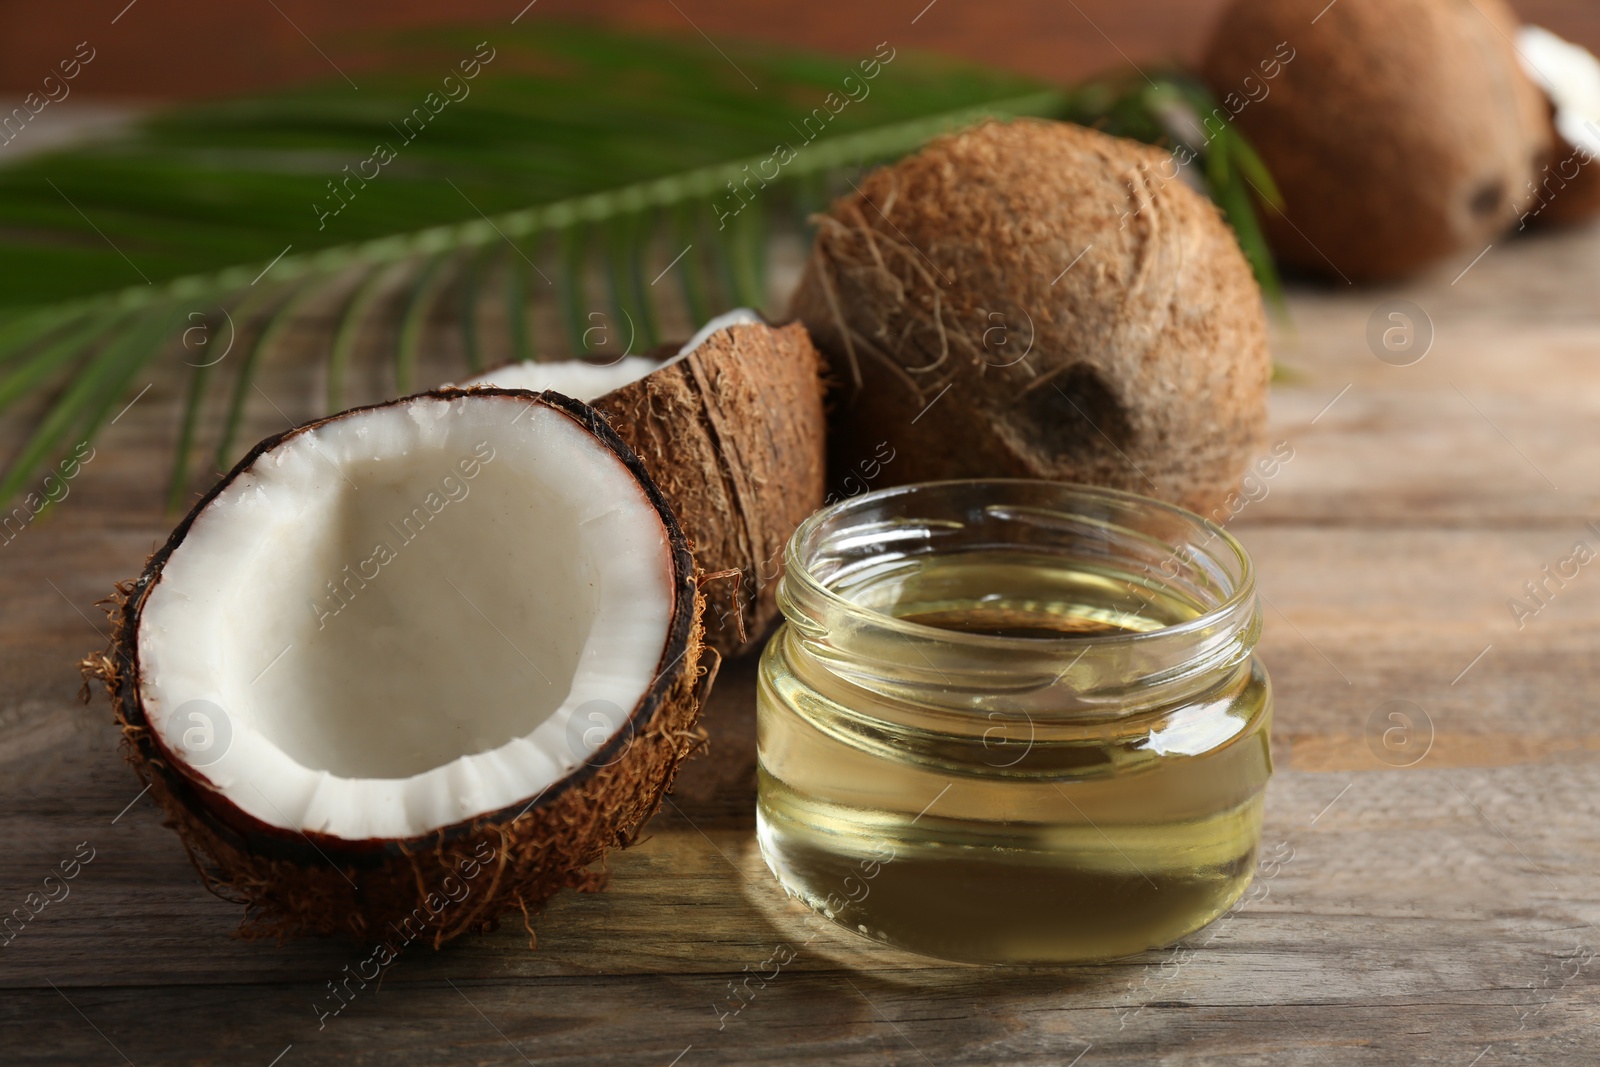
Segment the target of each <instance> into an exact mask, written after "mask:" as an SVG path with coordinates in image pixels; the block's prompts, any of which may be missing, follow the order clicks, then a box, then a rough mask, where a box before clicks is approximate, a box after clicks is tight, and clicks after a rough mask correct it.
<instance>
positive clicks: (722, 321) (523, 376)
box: [444, 308, 762, 403]
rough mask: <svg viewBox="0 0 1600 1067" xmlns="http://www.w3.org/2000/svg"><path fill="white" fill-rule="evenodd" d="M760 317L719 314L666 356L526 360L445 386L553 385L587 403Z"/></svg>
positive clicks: (743, 312)
mask: <svg viewBox="0 0 1600 1067" xmlns="http://www.w3.org/2000/svg"><path fill="white" fill-rule="evenodd" d="M761 321H762V319H761V316H760V315H758V314H756V313H755V312H754V311H752V310H750V309H749V308H736V309H735V310H733V311H730V312H727V313H726V314H723V315H718V316H717V317H716V318H714V319H712V320H711V321H710V322H708V323H706V324H705V325H704V326H702V327H700V329H699V330H698V331H697V332H696V333H695V335H694V336H693V337H691V338H689V340H688V341H687V342H685V343H684V345H683V347H682V348H680V349H678V352H677V354H676V355H674V356H672V357H671V358H669V359H665V360H659V359H650V358H649V357H647V356H624V357H622V359H620V360H617V361H616V362H615V363H606V364H598V363H584V362H583V361H582V360H576V359H567V360H556V361H554V362H539V361H538V360H525V361H524V362H521V363H507V364H506V365H505V366H503V367H496V368H495V369H494V370H491V371H487V372H485V373H483V374H480V375H478V376H477V377H475V378H469V379H468V380H467V381H465V382H462V383H461V384H460V385H459V386H449V385H447V386H445V387H444V388H447V389H448V388H460V389H471V388H474V387H477V386H493V387H494V388H497V389H528V390H531V391H533V392H540V391H542V390H545V389H554V390H555V391H556V392H558V393H562V394H564V395H566V396H570V397H572V398H574V399H576V400H582V401H584V402H586V403H587V402H589V401H593V400H598V399H599V398H600V397H602V396H605V395H606V394H607V393H609V392H612V391H613V390H616V389H621V388H622V387H623V386H625V385H631V384H632V383H634V382H636V381H638V380H639V379H640V378H643V377H644V376H645V375H647V374H650V373H651V372H653V371H658V370H661V369H662V368H663V367H670V366H672V365H673V364H674V363H676V362H678V361H679V360H681V359H683V358H684V357H686V356H688V355H689V353H691V352H693V351H694V350H695V349H697V348H699V347H700V346H701V345H703V344H705V343H706V341H707V340H708V339H709V338H710V337H711V336H712V335H713V334H717V333H721V332H722V331H723V330H726V329H728V328H729V327H732V326H748V325H753V324H757V323H760V322H761Z"/></svg>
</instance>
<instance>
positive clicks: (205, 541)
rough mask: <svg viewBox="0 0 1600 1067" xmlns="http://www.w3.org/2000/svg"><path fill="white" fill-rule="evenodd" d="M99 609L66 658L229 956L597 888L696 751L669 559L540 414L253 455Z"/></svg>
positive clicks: (685, 611)
mask: <svg viewBox="0 0 1600 1067" xmlns="http://www.w3.org/2000/svg"><path fill="white" fill-rule="evenodd" d="M121 593H122V597H121V603H120V606H119V607H118V609H117V610H116V611H115V612H114V620H115V622H116V634H115V636H114V638H113V644H112V647H111V649H110V650H109V652H108V653H107V654H106V656H104V657H102V658H99V659H97V660H96V661H94V662H93V663H92V664H91V667H92V669H93V671H94V673H96V674H98V675H100V676H101V677H102V678H103V679H104V680H105V682H106V684H107V686H108V688H109V689H110V692H111V695H112V699H113V703H114V705H115V708H116V711H117V715H118V717H119V719H120V721H121V723H122V725H123V731H124V735H125V739H126V741H127V753H128V756H129V759H130V761H131V762H132V763H133V764H134V766H135V767H136V768H137V770H138V771H139V773H140V775H141V777H143V778H144V779H145V780H146V781H148V782H149V784H150V786H151V789H152V793H153V795H154V796H155V797H156V799H157V800H158V801H160V803H161V804H162V806H163V807H164V808H165V809H166V812H167V814H168V816H169V818H170V821H171V822H172V824H173V825H175V827H176V828H177V830H178V831H179V833H180V834H181V835H182V837H183V839H184V842H185V845H186V846H187V847H188V849H189V850H190V855H191V857H192V858H193V859H195V860H196V864H197V866H198V867H199V868H200V869H201V871H202V873H203V874H204V876H205V877H206V879H207V883H208V885H209V886H210V887H211V888H213V889H214V890H216V891H218V892H219V893H221V894H223V895H226V896H230V897H232V898H234V899H236V900H238V901H240V902H242V903H243V904H244V905H245V906H246V914H245V920H244V924H243V926H242V928H241V932H242V933H243V934H244V935H246V936H269V937H270V936H277V937H283V936H287V935H290V934H300V933H320V934H329V933H339V932H343V933H349V934H353V935H357V936H360V937H362V938H371V939H382V940H384V941H385V942H386V943H387V942H389V941H393V940H399V939H403V940H406V941H409V940H412V939H416V938H425V939H427V940H430V941H432V942H433V943H434V944H435V945H437V944H439V943H442V942H443V941H444V940H447V939H448V938H450V937H454V936H456V935H457V934H460V933H463V932H465V931H468V930H479V929H486V928H489V927H492V926H493V925H494V924H495V922H496V920H497V919H498V918H499V917H501V916H502V915H504V914H505V913H507V912H510V911H521V912H522V913H523V914H524V916H526V914H527V913H528V912H529V911H530V910H533V909H537V908H538V907H539V906H540V905H541V904H542V903H543V902H544V901H545V900H546V899H548V898H549V897H550V896H551V895H552V894H553V893H554V892H556V891H557V890H558V889H560V888H562V887H564V886H576V887H581V888H589V887H594V886H597V885H598V883H599V880H600V876H601V872H598V871H596V870H594V869H592V865H594V864H596V862H597V861H599V860H600V859H601V858H602V856H603V855H604V853H605V852H606V850H607V849H609V848H611V847H613V846H616V845H620V844H626V843H628V842H629V841H630V840H631V839H632V836H633V835H634V833H635V832H636V831H637V829H638V827H639V826H640V825H641V824H642V823H643V821H644V820H645V819H647V818H648V817H649V816H650V815H651V814H652V813H653V812H654V811H655V810H656V808H657V807H658V805H659V804H660V803H661V798H662V794H663V793H664V791H665V790H666V789H667V788H668V787H669V786H670V784H671V782H672V779H673V776H674V773H675V771H676V768H677V766H678V763H679V761H681V760H682V759H683V758H684V757H685V756H687V755H688V754H689V753H690V752H691V751H692V750H693V749H694V748H695V747H696V745H697V744H698V741H699V735H698V734H697V733H696V729H695V718H696V711H697V703H698V698H699V695H700V693H699V690H700V689H702V688H703V687H704V685H705V684H706V683H707V682H708V679H707V678H705V677H703V672H702V670H701V664H700V658H701V647H700V632H699V601H698V595H697V592H696V588H695V584H694V577H693V567H692V563H691V560H690V556H689V551H688V545H687V542H686V541H685V539H684V536H683V533H682V531H681V530H680V529H679V527H678V523H677V521H676V519H674V518H673V515H672V512H671V511H670V509H669V508H668V506H667V504H666V501H665V500H664V498H663V497H662V495H661V492H660V491H659V490H658V489H657V488H656V486H655V484H654V483H653V482H652V481H651V480H650V478H649V476H648V475H647V474H646V473H645V471H644V469H643V467H642V466H641V464H640V462H639V460H638V458H637V457H636V456H635V455H634V454H633V452H632V451H630V450H629V449H628V447H627V446H626V445H625V444H624V443H623V442H622V441H621V440H620V439H618V438H617V436H616V435H615V434H614V433H613V432H612V431H611V429H610V428H609V426H607V424H606V422H605V420H604V419H603V418H602V417H601V416H600V415H599V414H598V413H597V412H596V411H594V409H592V408H590V407H588V406H586V405H584V404H582V403H579V402H577V401H573V400H569V399H567V398H565V397H561V396H557V395H555V394H549V395H544V396H538V395H533V394H529V393H521V392H508V391H504V390H484V391H479V392H475V393H472V394H461V393H452V394H423V395H420V396H415V397H409V398H406V399H404V400H397V401H394V402H391V403H388V404H383V405H378V406H375V407H368V408H358V409H356V410H354V411H349V412H345V413H344V414H341V415H336V416H333V417H331V418H327V419H323V420H320V421H318V422H313V423H310V424H308V425H305V426H302V427H299V428H298V429H295V430H291V431H289V432H288V433H285V434H283V435H281V436H278V437H274V438H270V439H268V440H266V441H264V442H262V443H261V444H260V445H258V446H257V447H256V448H255V450H254V451H252V452H251V454H250V455H249V456H247V457H246V458H245V459H244V460H243V461H242V462H241V463H240V464H239V466H237V467H236V468H235V469H234V470H233V472H232V473H231V474H229V475H228V476H227V477H226V478H225V479H223V481H222V482H221V484H219V485H218V486H217V487H216V488H215V489H213V490H212V491H211V492H210V493H209V494H207V495H206V497H205V498H204V499H202V500H201V501H200V503H199V504H198V505H197V506H196V507H195V509H194V510H193V511H192V512H191V513H190V515H189V516H188V518H186V519H185V520H184V522H183V523H182V525H180V526H179V527H178V529H177V530H176V531H175V532H174V533H173V534H172V537H171V538H170V540H168V542H167V544H166V545H165V546H164V547H163V548H162V549H161V550H160V551H158V552H157V553H156V554H155V555H154V556H153V557H152V558H151V560H150V562H149V564H148V565H147V566H146V568H145V571H144V573H143V574H142V575H141V576H140V578H139V579H138V580H137V581H136V582H134V583H133V584H132V585H131V586H127V587H124V588H123V589H122V590H121Z"/></svg>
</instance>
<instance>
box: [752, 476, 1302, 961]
mask: <svg viewBox="0 0 1600 1067" xmlns="http://www.w3.org/2000/svg"><path fill="white" fill-rule="evenodd" d="M785 567H786V570H785V574H784V577H783V580H782V582H781V584H780V586H779V590H778V600H779V603H780V605H781V607H782V609H783V614H784V616H785V619H786V622H785V624H784V626H783V627H782V628H781V629H780V630H779V631H778V632H777V633H776V634H775V635H774V636H773V638H772V640H771V642H770V643H769V644H768V645H767V647H766V650H765V652H764V653H763V656H762V660H761V672H760V685H759V695H758V703H757V729H758V742H757V743H758V752H759V775H760V782H759V792H758V801H757V834H758V838H759V842H760V846H761V852H762V855H763V856H764V857H765V859H766V861H767V865H768V866H769V867H770V868H771V869H772V871H773V873H774V874H775V875H777V877H778V879H779V881H780V882H782V883H783V885H784V887H785V889H786V890H788V892H789V893H790V894H792V895H793V896H795V897H797V898H799V899H800V900H801V901H803V902H805V903H806V904H807V905H809V906H810V907H812V908H813V909H815V910H817V911H818V912H820V913H821V914H823V915H825V916H827V917H828V918H830V919H832V920H834V921H835V922H837V923H839V924H841V925H843V926H845V927H848V928H850V929H852V930H856V931H858V932H859V933H861V934H864V935H865V936H867V937H870V938H873V939H875V940H878V941H883V942H887V943H889V944H892V945H897V946H899V947H902V948H906V949H910V950H912V951H915V952H921V953H925V954H928V955H932V956H939V957H944V958H947V959H955V960H966V961H973V962H984V963H1061V962H1074V961H1085V960H1098V959H1111V958H1115V957H1119V956H1125V955H1128V954H1130V953H1134V952H1139V951H1141V950H1144V949H1148V948H1154V947H1157V946H1161V945H1167V944H1171V943H1172V942H1174V941H1176V940H1178V939H1179V938H1182V937H1184V936H1185V935H1187V934H1189V933H1192V932H1193V931H1195V930H1197V929H1199V928H1200V927H1202V926H1204V925H1205V924H1206V923H1208V922H1210V921H1211V920H1213V919H1215V918H1216V917H1217V916H1219V915H1221V914H1222V913H1223V912H1224V911H1226V910H1227V909H1228V907H1229V906H1230V905H1231V904H1232V903H1233V902H1234V901H1235V900H1236V899H1237V898H1238V897H1239V895H1240V894H1241V893H1243V892H1244V890H1245V887H1246V886H1247V885H1248V884H1249V882H1250V878H1251V875H1252V873H1253V871H1254V869H1255V862H1256V849H1257V847H1258V845H1259V843H1260V837H1261V815H1262V797H1263V792H1264V790H1265V787H1266V783H1267V778H1268V776H1269V775H1270V773H1271V761H1270V755H1269V751H1268V731H1269V728H1270V723H1271V706H1272V702H1271V696H1270V688H1269V684H1268V681H1267V675H1266V672H1265V670H1263V669H1262V667H1261V665H1260V663H1259V662H1257V660H1256V658H1255V655H1254V649H1255V645H1256V640H1257V638H1258V636H1259V635H1260V631H1261V614H1260V609H1259V606H1258V604H1257V599H1256V595H1255V579H1254V573H1253V570H1252V566H1251V563H1250V559H1249V556H1248V555H1246V553H1245V551H1244V549H1243V548H1242V547H1241V546H1240V544H1239V543H1238V542H1237V541H1236V540H1235V539H1234V538H1233V537H1232V536H1230V535H1229V534H1228V533H1227V532H1226V531H1224V530H1223V529H1221V528H1220V527H1218V526H1216V525H1214V524H1212V523H1210V522H1207V521H1206V520H1204V519H1202V518H1200V517H1199V516H1197V515H1193V514H1191V513H1189V512H1187V511H1183V510H1182V509H1179V508H1175V507H1172V506H1170V505H1167V504H1162V503H1159V502H1157V501H1154V500H1147V499H1145V498H1142V497H1138V496H1134V495H1132V494H1128V493H1120V492H1114V491H1110V490H1104V489H1093V488H1087V487H1084V486H1076V485H1064V484H1058V483H1051V482H1037V481H983V482H942V483H935V484H929V485H914V486H906V487H902V488H896V489H889V490H883V491H880V492H875V493H869V494H866V495H863V496H859V497H856V498H854V499H851V500H847V501H845V502H843V503H841V504H838V505H835V506H834V507H831V508H827V509H825V510H823V511H820V512H818V513H817V514H816V515H814V516H812V518H810V519H809V520H807V521H806V522H805V524H803V525H802V526H801V527H800V528H799V530H797V531H796V532H795V535H794V537H793V539H792V540H791V541H790V543H789V546H788V551H787V555H786V558H785Z"/></svg>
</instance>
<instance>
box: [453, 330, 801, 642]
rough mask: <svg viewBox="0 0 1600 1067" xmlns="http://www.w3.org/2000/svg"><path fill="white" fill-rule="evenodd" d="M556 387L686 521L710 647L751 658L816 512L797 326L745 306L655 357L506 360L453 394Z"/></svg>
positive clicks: (775, 612)
mask: <svg viewBox="0 0 1600 1067" xmlns="http://www.w3.org/2000/svg"><path fill="white" fill-rule="evenodd" d="M482 386H494V387H499V388H506V389H531V390H536V391H537V390H541V389H554V390H556V391H558V392H562V393H567V394H569V395H571V396H575V397H577V398H578V399H580V400H584V401H587V402H590V403H592V404H594V406H595V407H596V408H598V409H599V410H600V411H602V412H603V413H604V414H605V416H606V418H607V419H609V420H610V422H611V425H612V427H613V428H614V429H615V430H616V431H617V434H618V435H619V436H620V437H621V438H622V439H623V440H624V441H626V442H627V443H628V446H629V447H630V448H632V449H633V450H634V451H635V452H637V453H638V455H639V458H640V460H641V461H642V462H643V463H644V466H645V470H646V471H648V472H649V474H650V476H651V478H653V479H654V480H655V482H656V484H658V485H659V486H661V490H662V492H663V493H665V494H666V498H667V501H668V502H669V503H670V504H671V505H672V510H673V512H674V514H676V515H677V516H678V519H679V521H680V522H682V523H683V529H684V532H685V534H687V535H688V538H689V542H690V544H691V546H692V547H693V549H694V557H695V562H696V564H697V565H698V566H699V568H700V570H701V573H702V576H703V578H704V581H703V584H702V589H703V591H704V593H705V598H706V611H705V627H706V643H707V644H708V645H710V646H711V647H712V648H715V649H716V650H717V651H718V652H719V653H722V654H723V655H737V654H740V653H742V652H746V651H749V650H751V649H753V648H755V647H756V646H757V645H758V644H759V643H760V640H761V638H762V637H764V636H765V635H766V633H767V631H768V630H769V629H771V626H772V624H773V622H774V621H775V620H776V619H777V616H778V606H777V601H776V591H777V584H778V581H777V580H778V574H779V572H780V570H781V566H782V560H783V549H784V545H785V544H787V543H788V540H789V535H790V534H792V533H793V532H794V529H795V527H796V526H798V525H800V523H801V522H802V521H804V520H805V518H806V517H807V516H808V515H810V514H811V513H812V512H813V511H815V510H817V509H818V508H820V507H821V506H822V501H823V493H824V490H825V485H824V469H825V464H826V452H827V446H826V424H825V419H824V416H823V410H822V397H823V383H822V361H821V357H820V356H819V355H818V353H817V350H816V349H815V348H814V347H813V346H812V343H811V337H810V335H809V334H808V333H807V332H806V329H805V327H803V326H801V325H799V324H798V323H792V324H790V325H787V326H768V325H767V324H766V323H765V322H764V321H763V320H762V319H761V317H760V316H759V315H757V314H756V313H755V312H753V311H750V310H747V309H740V310H737V311H732V312H729V313H728V314H726V315H722V316H720V317H718V318H715V319H713V320H711V321H710V322H708V323H706V325H705V326H704V327H702V328H701V329H700V331H699V332H698V333H696V334H695V335H694V337H692V338H691V339H690V340H689V341H688V342H687V343H685V344H683V345H682V346H680V347H678V348H676V349H672V348H668V349H667V350H665V351H664V352H658V353H656V354H655V355H654V356H627V357H625V358H623V359H621V360H619V361H617V362H615V363H611V364H606V365H595V364H588V363H583V362H581V361H578V360H565V361H558V362H548V363H541V362H533V361H529V362H524V363H512V364H508V365H506V366H503V367H500V368H498V369H496V370H492V371H490V372H488V373H487V374H484V375H481V376H479V377H477V378H474V379H472V380H470V381H468V382H465V383H463V385H462V386H461V388H468V389H471V388H478V387H482Z"/></svg>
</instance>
